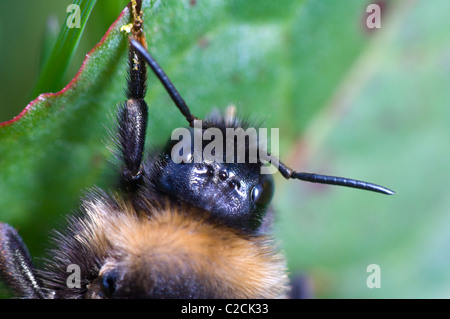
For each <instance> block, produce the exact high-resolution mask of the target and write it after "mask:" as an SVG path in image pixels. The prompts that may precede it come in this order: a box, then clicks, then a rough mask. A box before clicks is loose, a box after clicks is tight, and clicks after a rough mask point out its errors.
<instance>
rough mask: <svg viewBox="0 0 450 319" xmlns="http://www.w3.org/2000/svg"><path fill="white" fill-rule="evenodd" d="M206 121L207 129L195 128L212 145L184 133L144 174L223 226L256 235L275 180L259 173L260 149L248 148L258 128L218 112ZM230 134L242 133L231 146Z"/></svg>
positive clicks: (190, 132) (189, 131) (190, 130)
mask: <svg viewBox="0 0 450 319" xmlns="http://www.w3.org/2000/svg"><path fill="white" fill-rule="evenodd" d="M231 108H232V107H231ZM205 123H206V125H207V127H208V128H207V129H204V128H202V129H200V128H199V130H200V131H199V132H198V133H199V134H202V135H203V136H205V135H206V131H207V130H211V129H212V128H213V129H214V130H213V132H214V133H215V134H214V138H213V139H212V141H211V139H208V140H205V139H204V138H201V139H198V142H199V143H200V144H199V145H196V143H197V141H196V137H195V135H196V134H197V132H195V131H196V130H197V128H186V129H185V131H184V133H185V134H183V135H179V137H180V138H179V139H177V140H170V141H169V142H168V144H167V145H166V148H165V151H164V152H163V155H162V158H161V160H160V161H158V164H157V165H158V166H159V171H160V173H159V174H144V175H146V176H152V178H154V176H155V175H156V176H157V178H156V179H157V180H153V181H152V184H156V185H158V189H159V191H161V192H163V193H164V194H165V195H168V196H169V197H171V198H172V199H175V200H178V201H180V202H183V203H186V204H188V205H192V206H195V207H198V208H200V209H203V210H205V211H208V212H209V213H210V214H211V216H212V217H214V218H216V219H218V220H219V221H220V222H223V223H224V224H227V225H229V226H232V227H236V228H238V229H241V230H244V231H246V232H254V231H255V230H256V229H258V228H259V226H260V225H261V223H262V222H263V219H264V215H265V212H266V210H267V207H268V205H269V204H270V201H271V199H272V196H273V193H274V182H273V177H272V175H271V174H263V173H262V170H261V168H262V167H263V166H264V164H263V163H262V162H261V160H260V157H259V156H258V154H259V153H260V152H259V149H258V146H257V145H254V146H252V140H254V141H255V142H257V141H258V138H259V136H258V134H257V133H255V132H256V129H253V128H251V127H248V125H247V124H245V123H241V122H240V121H239V120H237V119H235V118H233V119H231V120H230V119H229V118H228V119H227V118H225V119H224V118H222V117H221V116H219V115H217V114H215V115H214V116H212V117H211V118H207V119H206V120H205ZM230 132H233V133H234V134H236V132H238V133H237V134H239V133H242V136H240V137H238V138H233V139H231V140H233V141H234V142H235V143H233V144H232V145H230V143H228V142H227V141H228V140H229V139H227V138H226V136H227V134H230ZM252 132H253V133H255V134H254V136H255V138H254V139H253V138H252V137H251V135H252V134H251V133H252ZM244 135H245V136H244ZM186 140H187V143H186ZM239 143H242V144H243V145H239ZM212 144H213V145H212ZM180 145H181V146H180ZM229 148H231V151H230V150H229ZM252 149H254V150H255V152H252ZM239 152H241V153H242V154H239ZM240 155H242V156H240ZM179 156H181V157H182V158H178V157H179ZM239 157H242V158H239ZM252 157H253V158H252Z"/></svg>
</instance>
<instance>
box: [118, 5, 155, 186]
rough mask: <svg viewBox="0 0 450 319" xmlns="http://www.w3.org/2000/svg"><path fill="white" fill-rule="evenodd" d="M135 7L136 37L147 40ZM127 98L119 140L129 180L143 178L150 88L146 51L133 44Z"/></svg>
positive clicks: (120, 115)
mask: <svg viewBox="0 0 450 319" xmlns="http://www.w3.org/2000/svg"><path fill="white" fill-rule="evenodd" d="M135 11H136V10H134V15H136V16H135V18H134V20H135V26H134V27H135V30H134V31H133V35H132V36H133V38H135V39H139V41H141V42H142V43H144V44H145V37H144V36H143V33H142V29H141V23H142V17H141V15H140V14H139V15H138V14H137V13H136V12H135ZM128 67H129V75H128V83H127V98H128V100H127V101H126V102H124V103H123V104H122V106H121V109H120V111H119V115H118V122H119V143H120V150H121V153H122V158H123V162H124V164H125V167H124V168H123V171H122V176H123V178H124V180H125V182H132V183H134V182H137V181H139V180H140V178H141V172H142V169H141V163H142V156H143V151H144V145H145V133H146V129H147V117H148V107H147V103H145V101H144V97H145V93H146V89H147V84H146V81H147V69H146V64H145V60H144V59H143V57H142V55H141V54H140V53H139V52H138V51H137V50H136V49H135V48H134V47H133V46H131V45H129V57H128Z"/></svg>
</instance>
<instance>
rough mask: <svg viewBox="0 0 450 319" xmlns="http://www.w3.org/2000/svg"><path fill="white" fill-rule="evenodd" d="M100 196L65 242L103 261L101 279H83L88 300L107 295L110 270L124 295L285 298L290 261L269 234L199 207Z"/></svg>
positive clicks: (75, 222) (86, 207)
mask: <svg viewBox="0 0 450 319" xmlns="http://www.w3.org/2000/svg"><path fill="white" fill-rule="evenodd" d="M102 197H103V198H99V197H95V198H91V199H90V200H88V201H86V202H85V203H84V216H82V217H79V218H76V219H73V220H72V221H71V224H72V225H71V227H69V229H70V230H71V232H73V234H67V235H66V236H64V235H62V236H63V237H64V238H60V239H59V242H60V243H61V242H63V243H64V245H63V246H64V247H65V249H76V250H77V251H83V252H84V256H83V258H85V259H86V260H88V259H89V260H90V261H89V262H88V263H89V264H95V263H97V264H98V269H97V271H98V275H97V278H85V280H84V281H82V282H85V283H88V284H87V285H86V295H85V297H93V298H98V297H103V293H102V291H101V288H100V287H101V285H100V282H101V278H102V277H103V276H106V275H108V274H114V276H113V278H114V279H115V280H116V281H117V283H116V285H117V286H116V287H115V288H116V293H117V294H116V296H119V297H120V296H121V295H122V294H123V295H124V296H125V295H126V296H130V295H131V296H134V297H169V298H170V297H185V298H191V297H197V298H198V297H207V298H279V297H284V296H285V295H286V293H287V275H286V271H285V261H284V258H283V256H282V255H281V254H280V253H279V252H278V250H277V249H276V247H275V246H274V243H273V241H272V240H271V239H270V238H268V237H266V236H249V235H245V234H243V233H241V232H239V231H236V230H234V229H232V228H229V227H227V226H224V225H220V224H217V223H215V222H213V221H211V220H209V219H208V216H207V215H205V213H204V212H202V211H200V210H198V209H193V208H186V207H174V206H171V205H169V204H167V205H164V206H163V207H154V206H151V205H150V204H148V207H147V209H145V210H142V211H136V210H135V209H134V206H132V205H131V204H130V203H125V202H123V201H117V200H112V199H111V198H105V197H104V196H102ZM64 254H66V255H67V253H66V252H64ZM70 254H76V252H75V251H74V252H71V253H70ZM70 254H69V256H66V257H68V258H65V260H66V262H70V261H69V260H68V259H70ZM63 259H64V258H63ZM60 260H61V259H60ZM65 267H67V266H65ZM57 268H64V266H62V267H57ZM91 276H92V275H91Z"/></svg>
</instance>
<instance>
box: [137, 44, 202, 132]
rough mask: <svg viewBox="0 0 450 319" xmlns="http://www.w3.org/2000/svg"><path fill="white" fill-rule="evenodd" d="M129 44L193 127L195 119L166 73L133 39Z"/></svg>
mask: <svg viewBox="0 0 450 319" xmlns="http://www.w3.org/2000/svg"><path fill="white" fill-rule="evenodd" d="M130 43H131V45H132V46H133V47H134V48H135V49H136V50H137V51H138V52H139V53H140V54H141V55H142V57H143V58H144V59H145V60H146V61H147V63H148V65H149V66H150V68H151V69H152V70H153V72H154V73H155V75H156V76H157V77H158V79H159V80H160V81H161V83H162V85H163V86H164V87H165V89H166V91H167V93H169V95H170V97H171V98H172V100H173V102H174V103H175V105H176V106H177V107H178V109H179V110H180V111H181V113H183V115H184V117H185V118H186V120H187V121H188V122H189V126H191V127H193V125H194V120H196V119H197V117H195V116H194V115H192V114H191V111H190V110H189V107H188V106H187V104H186V102H185V101H184V100H183V98H182V97H181V95H180V93H178V91H177V89H176V88H175V86H174V85H173V83H172V82H171V81H170V80H169V77H168V76H167V75H166V73H164V71H163V69H162V68H161V67H160V66H159V64H158V63H157V62H156V61H155V59H153V57H152V56H151V55H150V53H149V52H148V51H147V50H146V49H145V48H144V46H143V45H142V44H141V43H139V42H138V41H136V40H135V39H131V40H130Z"/></svg>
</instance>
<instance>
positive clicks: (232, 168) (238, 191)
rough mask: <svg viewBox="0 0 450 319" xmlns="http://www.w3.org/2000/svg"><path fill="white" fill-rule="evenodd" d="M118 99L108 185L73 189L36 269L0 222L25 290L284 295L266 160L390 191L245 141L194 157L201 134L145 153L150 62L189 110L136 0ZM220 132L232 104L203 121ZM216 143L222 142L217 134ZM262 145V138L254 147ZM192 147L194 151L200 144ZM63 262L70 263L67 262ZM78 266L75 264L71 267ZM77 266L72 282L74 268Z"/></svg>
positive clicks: (282, 168) (21, 292) (237, 124)
mask: <svg viewBox="0 0 450 319" xmlns="http://www.w3.org/2000/svg"><path fill="white" fill-rule="evenodd" d="M131 10H132V17H133V22H132V28H131V31H130V32H131V35H130V39H129V59H128V60H129V62H128V63H129V74H128V79H127V91H126V95H127V100H126V101H125V102H124V103H122V104H121V105H120V106H119V110H118V112H117V130H116V134H115V144H116V149H115V150H114V154H115V156H116V157H117V158H119V160H120V162H121V163H122V166H121V175H120V187H119V189H118V190H117V191H116V192H114V193H108V192H106V191H104V190H101V189H98V188H95V189H93V190H90V191H89V193H88V194H87V195H86V196H85V197H84V198H83V199H82V203H81V206H80V209H79V211H78V212H77V214H74V215H72V216H70V217H68V226H67V227H66V229H64V230H63V231H61V232H55V233H54V238H53V240H54V248H53V249H51V250H50V251H49V253H48V256H49V257H48V258H47V259H45V266H44V267H43V268H42V269H37V268H35V266H34V265H33V262H32V259H31V257H30V254H29V252H28V250H27V248H26V245H25V244H24V243H23V241H22V239H21V237H20V236H19V234H18V233H17V231H16V230H15V229H14V228H13V227H11V226H9V225H7V224H3V223H0V277H1V278H2V279H3V281H4V282H5V283H6V284H7V286H8V287H10V288H11V290H13V291H14V292H15V293H16V294H17V296H18V297H22V298H53V299H57V298H89V299H91V298H93V299H103V298H286V297H293V296H294V295H295V291H296V289H293V288H292V285H291V283H290V281H289V278H288V274H287V269H286V262H285V258H284V256H283V254H282V252H281V251H280V250H279V248H278V247H277V245H276V244H275V242H274V240H273V238H272V237H271V235H270V234H271V226H272V223H273V219H274V218H273V217H274V212H273V211H272V209H271V208H270V207H269V204H270V201H271V198H272V195H273V193H274V182H273V178H272V175H270V174H262V173H261V169H262V168H263V167H265V166H266V165H273V166H275V167H276V168H277V170H278V171H279V172H280V173H281V174H282V176H283V177H285V178H287V179H299V180H305V181H309V182H315V183H325V184H332V185H340V186H347V187H353V188H359V189H364V190H369V191H375V192H380V193H384V194H393V193H394V192H393V191H391V190H389V189H387V188H385V187H382V186H379V185H375V184H371V183H367V182H362V181H357V180H353V179H347V178H342V177H334V176H325V175H318V174H311V173H303V172H296V171H294V170H292V169H291V168H289V167H287V166H286V165H285V164H283V163H282V162H281V161H280V160H279V159H278V158H276V157H275V156H273V155H271V154H268V153H267V152H257V154H258V156H257V158H256V160H255V161H250V160H249V159H250V153H251V151H252V146H251V145H250V143H249V142H248V141H246V142H245V143H244V148H243V152H244V155H245V159H246V160H245V161H238V160H237V153H238V146H236V145H235V146H234V148H233V149H232V161H231V162H230V161H227V159H228V160H229V158H225V155H224V156H223V161H222V160H211V159H210V158H208V157H202V156H200V158H201V160H200V161H195V160H194V158H198V157H197V156H198V155H199V154H198V153H199V152H200V153H202V152H203V151H204V150H205V148H206V144H205V142H204V141H202V143H201V145H200V147H198V145H197V147H196V146H191V147H190V148H188V149H187V151H186V149H184V150H185V151H186V152H185V153H187V154H185V153H184V154H183V157H184V159H186V160H185V161H182V162H181V163H179V162H178V161H176V160H175V159H174V157H173V149H174V146H175V144H176V142H177V141H172V140H170V141H169V142H168V143H167V145H166V146H165V147H163V148H161V149H160V150H158V151H154V152H151V153H150V152H149V153H146V152H144V144H145V136H146V127H147V119H148V107H147V104H146V102H145V100H144V98H145V93H146V73H147V64H148V65H149V66H150V68H151V70H152V71H153V72H154V73H155V74H156V76H157V77H158V78H159V80H160V81H161V83H162V84H163V85H164V87H165V88H166V90H167V92H168V94H169V95H170V96H171V98H172V100H173V102H174V104H175V105H176V106H177V108H178V109H179V110H180V112H181V113H182V115H183V116H184V117H185V118H186V120H187V122H188V124H189V129H188V130H189V132H193V131H194V130H195V128H196V123H197V122H198V121H199V119H198V118H197V117H195V116H194V115H193V114H192V113H191V111H190V109H189V107H188V106H187V104H186V103H185V101H184V100H183V99H182V97H181V96H180V94H179V93H178V91H177V90H176V88H175V86H174V85H173V84H172V83H171V81H170V80H169V78H168V77H167V75H166V74H165V73H164V71H163V70H162V69H161V67H160V66H159V65H158V64H157V63H156V61H155V60H154V59H153V57H152V56H151V55H150V54H149V52H148V51H147V45H146V41H145V36H144V33H143V29H142V24H143V20H142V11H141V3H140V1H132V5H131ZM202 124H203V126H202V128H201V130H202V132H205V131H206V130H208V129H215V130H216V131H218V132H220V133H222V134H223V136H226V132H227V129H243V130H246V129H248V128H249V127H250V124H249V123H246V122H245V121H243V120H240V119H239V118H237V117H236V115H235V110H234V108H233V107H230V108H229V109H228V110H227V112H226V113H225V114H224V115H221V114H217V113H213V114H211V115H210V116H209V117H207V118H205V119H203V121H202ZM222 143H223V148H224V149H225V148H226V147H227V146H229V145H228V143H227V141H223V142H222ZM258 151H259V149H258ZM200 155H201V154H200ZM71 267H72V268H71ZM74 267H75V268H74ZM68 269H76V270H77V271H76V274H77V275H78V277H77V278H76V280H75V282H71V281H70V280H69V279H70V278H69V277H70V276H71V272H68Z"/></svg>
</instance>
